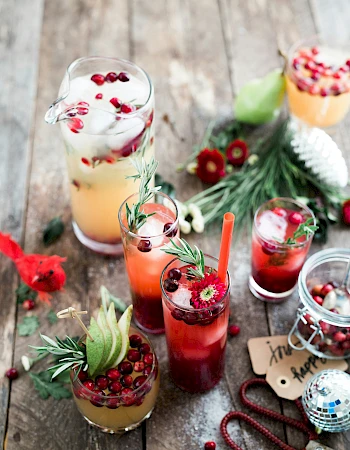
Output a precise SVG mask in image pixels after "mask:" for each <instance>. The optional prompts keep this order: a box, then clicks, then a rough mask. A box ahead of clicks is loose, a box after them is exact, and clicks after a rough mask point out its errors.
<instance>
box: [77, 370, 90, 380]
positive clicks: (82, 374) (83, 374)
mask: <svg viewBox="0 0 350 450" xmlns="http://www.w3.org/2000/svg"><path fill="white" fill-rule="evenodd" d="M87 377H88V373H87V372H86V371H84V370H80V372H79V374H78V378H79V380H80V381H81V382H83V381H85V380H87Z"/></svg>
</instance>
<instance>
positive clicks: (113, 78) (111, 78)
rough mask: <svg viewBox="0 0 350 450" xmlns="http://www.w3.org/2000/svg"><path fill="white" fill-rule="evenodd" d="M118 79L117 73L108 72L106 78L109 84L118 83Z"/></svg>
mask: <svg viewBox="0 0 350 450" xmlns="http://www.w3.org/2000/svg"><path fill="white" fill-rule="evenodd" d="M117 79H118V75H117V74H116V73H115V72H108V73H107V75H106V76H105V80H106V81H107V83H114V82H115V81H117Z"/></svg>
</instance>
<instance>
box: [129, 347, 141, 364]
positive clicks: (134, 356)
mask: <svg viewBox="0 0 350 450" xmlns="http://www.w3.org/2000/svg"><path fill="white" fill-rule="evenodd" d="M127 358H128V360H129V361H132V362H136V361H140V359H141V353H140V352H139V351H138V350H134V349H130V350H129V351H128V354H127Z"/></svg>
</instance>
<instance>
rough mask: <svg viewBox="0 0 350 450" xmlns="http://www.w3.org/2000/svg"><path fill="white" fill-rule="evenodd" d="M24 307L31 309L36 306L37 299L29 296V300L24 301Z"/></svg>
mask: <svg viewBox="0 0 350 450" xmlns="http://www.w3.org/2000/svg"><path fill="white" fill-rule="evenodd" d="M22 307H23V309H25V310H26V311H30V310H31V309H34V308H35V301H34V300H32V299H31V298H28V299H27V300H24V302H23V303H22Z"/></svg>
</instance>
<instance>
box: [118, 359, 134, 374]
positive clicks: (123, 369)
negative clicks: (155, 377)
mask: <svg viewBox="0 0 350 450" xmlns="http://www.w3.org/2000/svg"><path fill="white" fill-rule="evenodd" d="M118 369H119V371H120V373H122V374H123V375H130V374H131V373H132V364H131V363H130V362H129V361H123V362H121V363H119V365H118Z"/></svg>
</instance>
